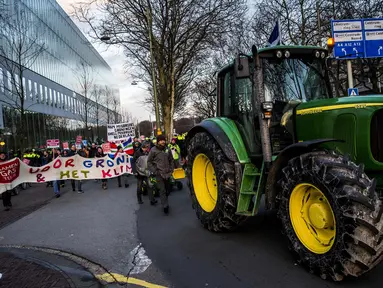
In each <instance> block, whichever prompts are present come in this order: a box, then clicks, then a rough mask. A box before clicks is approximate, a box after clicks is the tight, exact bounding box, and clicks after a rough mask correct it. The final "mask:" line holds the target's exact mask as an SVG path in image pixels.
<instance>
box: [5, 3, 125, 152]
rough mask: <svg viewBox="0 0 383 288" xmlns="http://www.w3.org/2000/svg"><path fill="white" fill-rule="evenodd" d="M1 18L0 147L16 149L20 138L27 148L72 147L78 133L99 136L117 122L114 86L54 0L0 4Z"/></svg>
mask: <svg viewBox="0 0 383 288" xmlns="http://www.w3.org/2000/svg"><path fill="white" fill-rule="evenodd" d="M0 14H1V16H0V24H1V26H2V30H1V31H0V104H1V105H2V109H0V111H1V112H2V114H3V115H0V116H2V117H0V128H1V130H0V131H1V133H2V134H1V135H0V137H2V138H3V139H2V142H5V143H6V144H9V145H10V146H15V144H17V140H16V138H17V137H16V136H17V134H23V137H24V138H25V142H26V143H27V145H24V146H26V147H39V146H43V144H44V143H45V141H46V140H47V139H60V140H61V141H69V142H71V141H72V140H73V139H75V137H76V134H78V135H81V134H82V136H83V137H85V138H88V139H89V138H90V139H91V140H95V138H97V137H98V138H102V136H103V135H101V134H102V132H100V126H104V125H105V124H106V123H107V122H115V121H118V118H119V117H120V116H119V109H120V108H119V105H120V104H119V101H120V100H119V99H120V95H119V90H118V89H116V87H118V86H117V85H116V83H114V78H113V74H112V71H111V68H110V67H109V65H108V64H107V63H106V61H105V60H104V59H103V58H102V57H101V55H100V54H99V53H98V52H97V51H96V49H95V48H94V47H93V46H92V45H91V43H90V42H89V41H88V40H87V39H86V37H85V36H84V35H83V34H82V32H81V31H80V30H79V28H78V27H77V26H76V25H75V24H74V23H73V21H72V20H71V19H70V17H69V16H68V15H67V14H66V13H65V12H64V10H63V9H62V8H61V6H60V5H59V4H58V3H57V2H56V0H0ZM96 84H97V85H96ZM96 90H97V91H99V92H96V93H94V91H96ZM97 93H98V96H97ZM101 99H102V101H101ZM101 102H102V103H103V104H101ZM21 115H23V116H21ZM22 123H24V124H22ZM20 125H21V126H23V127H20ZM25 125H26V126H27V127H25ZM96 126H97V129H96V128H95V127H96ZM24 128H26V129H24ZM12 142H13V145H11V143H12ZM16 146H17V145H16ZM24 148H25V147H24Z"/></svg>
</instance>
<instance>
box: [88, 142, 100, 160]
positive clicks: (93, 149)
mask: <svg viewBox="0 0 383 288" xmlns="http://www.w3.org/2000/svg"><path fill="white" fill-rule="evenodd" d="M98 149H99V148H97V147H96V143H92V147H91V148H90V150H89V158H94V157H97V153H98Z"/></svg>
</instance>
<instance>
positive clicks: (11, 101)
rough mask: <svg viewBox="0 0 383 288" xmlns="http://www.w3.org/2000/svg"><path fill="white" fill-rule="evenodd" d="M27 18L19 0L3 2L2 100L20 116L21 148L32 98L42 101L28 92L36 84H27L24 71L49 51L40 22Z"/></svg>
mask: <svg viewBox="0 0 383 288" xmlns="http://www.w3.org/2000/svg"><path fill="white" fill-rule="evenodd" d="M28 19H29V18H28V17H27V13H26V11H25V8H24V6H22V5H20V3H18V2H17V1H16V2H14V3H12V4H10V2H9V1H5V0H1V1H0V26H1V32H0V33H1V34H2V35H1V36H2V37H1V38H0V39H1V40H0V41H1V42H0V55H1V56H0V59H1V61H0V67H1V68H2V73H1V76H2V77H4V76H5V79H6V81H5V82H6V83H1V86H2V89H4V92H3V93H2V95H1V96H0V101H1V102H2V103H4V104H6V105H8V106H10V107H12V108H14V109H15V110H16V111H17V112H18V113H19V115H20V122H19V123H16V128H17V132H16V135H17V137H18V141H19V143H20V147H21V149H23V148H25V145H26V141H25V140H26V138H27V134H26V127H27V125H26V111H27V110H28V109H29V108H30V107H31V106H32V105H33V100H37V101H39V100H40V99H38V97H37V95H33V94H32V92H31V93H30V94H29V95H27V91H28V89H27V85H28V86H29V90H30V91H32V90H33V87H31V86H32V85H31V84H32V83H31V82H29V83H25V82H26V80H25V74H26V72H27V71H29V70H31V69H33V67H34V64H35V62H36V60H37V59H38V58H39V57H40V56H41V55H42V54H43V53H44V51H45V50H46V46H45V44H44V43H43V41H42V39H43V35H42V34H41V29H39V24H38V23H31V22H30V21H28ZM36 92H37V91H36Z"/></svg>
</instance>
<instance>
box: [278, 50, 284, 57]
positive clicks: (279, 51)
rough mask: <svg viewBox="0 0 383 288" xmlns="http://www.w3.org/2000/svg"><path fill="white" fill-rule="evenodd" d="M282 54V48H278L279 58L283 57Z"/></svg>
mask: <svg viewBox="0 0 383 288" xmlns="http://www.w3.org/2000/svg"><path fill="white" fill-rule="evenodd" d="M282 55H283V54H282V51H281V50H278V51H277V57H278V58H282Z"/></svg>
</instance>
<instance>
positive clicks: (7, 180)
mask: <svg viewBox="0 0 383 288" xmlns="http://www.w3.org/2000/svg"><path fill="white" fill-rule="evenodd" d="M131 163H132V157H131V156H129V155H127V154H125V153H119V154H118V155H117V156H116V157H115V158H114V159H111V158H110V157H109V156H105V157H103V158H91V159H89V158H83V157H81V156H79V155H75V156H72V157H65V158H62V157H58V158H56V159H54V160H53V161H52V162H50V163H48V164H46V165H44V166H41V167H32V166H29V165H27V164H25V163H23V162H22V161H21V160H20V159H19V158H14V159H12V160H10V161H7V162H4V163H0V194H1V193H3V192H5V191H7V190H10V189H13V188H15V187H16V186H18V185H20V184H22V183H26V182H27V183H45V182H49V181H54V180H68V179H75V180H86V179H109V178H114V177H117V176H120V175H123V174H133V173H132V165H131Z"/></svg>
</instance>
